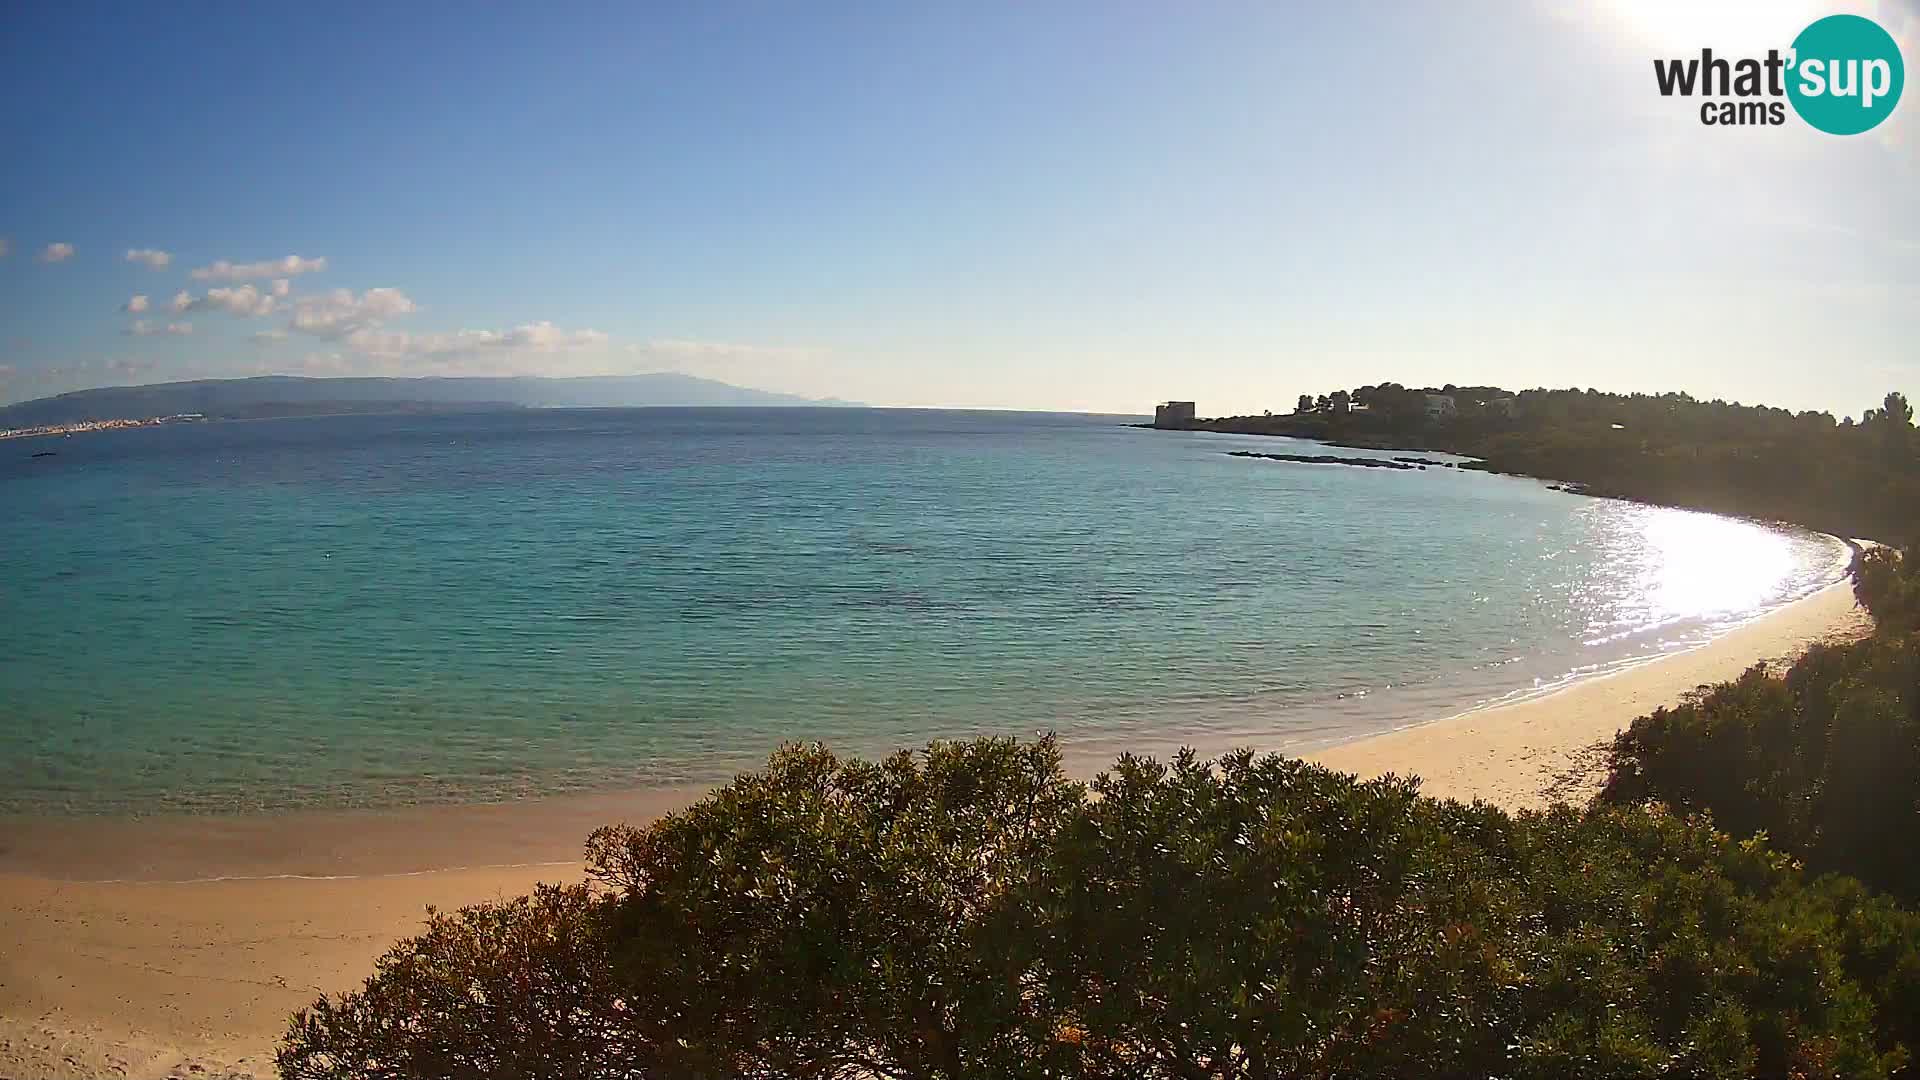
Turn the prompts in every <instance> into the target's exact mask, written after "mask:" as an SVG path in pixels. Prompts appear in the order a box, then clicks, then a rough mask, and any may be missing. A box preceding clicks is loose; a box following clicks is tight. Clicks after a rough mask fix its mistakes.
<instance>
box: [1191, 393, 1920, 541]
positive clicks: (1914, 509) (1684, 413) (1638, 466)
mask: <svg viewBox="0 0 1920 1080" xmlns="http://www.w3.org/2000/svg"><path fill="white" fill-rule="evenodd" d="M1301 405H1303V406H1309V408H1307V409H1304V410H1303V411H1300V412H1295V413H1292V414H1288V415H1282V416H1230V417H1219V418H1214V419H1205V420H1199V421H1196V422H1195V423H1194V424H1193V425H1192V426H1193V427H1194V428H1196V429H1201V430H1208V431H1229V432H1242V433H1247V434H1261V435H1289V436H1293V437H1296V438H1308V439H1321V440H1325V441H1329V442H1335V443H1342V444H1349V445H1356V446H1370V447H1381V448H1404V449H1418V450H1440V451H1446V452H1450V453H1456V454H1465V455H1468V456H1470V457H1477V458H1480V459H1482V461H1483V464H1481V465H1479V466H1477V467H1479V468H1484V469H1488V470H1490V471H1494V472H1507V473H1519V474H1524V475H1528V476H1537V477H1541V478H1542V479H1548V480H1558V481H1563V482H1568V483H1575V484H1580V485H1582V486H1583V487H1585V488H1586V489H1587V490H1588V491H1589V492H1591V493H1593V494H1596V495H1611V496H1617V497H1622V498H1631V499H1640V500H1644V501H1646V502H1654V503H1661V504H1663V505H1668V506H1685V507H1692V508H1696V509H1702V510H1714V511H1718V512H1722V513H1736V514H1744V515H1748V516H1751V517H1758V518H1767V519H1771V520H1779V521H1791V522H1795V523H1797V524H1801V525H1806V526H1808V527H1811V528H1815V529H1820V530H1823V531H1826V532H1833V533H1838V534H1840V535H1842V536H1858V537H1871V538H1874V539H1880V540H1888V541H1896V542H1902V543H1904V542H1906V541H1907V540H1910V539H1912V538H1914V537H1915V536H1920V436H1916V435H1915V434H1914V428H1913V409H1912V407H1911V406H1910V405H1909V404H1908V403H1907V399H1906V398H1905V397H1904V396H1903V395H1901V394H1897V393H1894V394H1888V395H1887V396H1886V398H1885V400H1884V401H1882V402H1881V403H1880V404H1879V405H1878V406H1876V407H1874V408H1872V409H1869V410H1867V411H1866V413H1865V414H1864V416H1863V418H1862V419H1861V420H1860V421H1859V422H1858V423H1856V422H1854V421H1853V420H1852V419H1851V418H1849V419H1846V420H1836V419H1835V418H1834V417H1833V416H1832V414H1830V413H1824V412H1799V413H1795V412H1789V411H1788V410H1786V409H1773V408H1767V407H1765V406H1745V405H1739V404H1729V403H1727V402H1723V401H1697V400H1695V399H1694V398H1692V397H1690V396H1688V395H1686V394H1660V395H1645V394H1630V395H1628V394H1603V393H1600V392H1598V391H1594V390H1584V391H1583V390H1527V391H1524V392H1521V393H1518V394H1515V393H1512V392H1511V391H1507V390H1502V389H1500V388H1499V387H1490V386H1481V387H1457V386H1451V385H1449V386H1446V387H1441V388H1438V389H1434V390H1409V389H1407V388H1405V387H1402V386H1399V385H1398V384H1395V383H1385V384H1382V385H1378V386H1363V387H1360V388H1359V389H1356V390H1353V391H1351V392H1348V391H1344V390H1343V391H1339V392H1337V393H1334V394H1330V395H1323V396H1321V397H1319V398H1315V399H1312V400H1308V399H1307V398H1305V397H1303V398H1302V400H1301Z"/></svg>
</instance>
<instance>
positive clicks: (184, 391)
mask: <svg viewBox="0 0 1920 1080" xmlns="http://www.w3.org/2000/svg"><path fill="white" fill-rule="evenodd" d="M855 404H857V403H855V402H849V401H841V400H839V399H837V398H819V399H816V398H806V397H800V396H798V395H794V394H779V393H773V392H771V391H766V390H755V389H751V388H749V387H743V386H734V385H732V384H729V383H723V382H718V381H715V380H713V379H701V378H696V377H694V376H692V375H682V374H680V373H678V372H652V373H647V374H641V375H607V376H580V377H574V378H540V377H534V376H508V377H448V378H419V379H395V378H326V379H315V378H303V377H295V376H287V375H263V376H258V377H255V378H248V379H201V380H196V381H191V382H171V383H154V384H151V385H146V386H106V387H96V388H94V389H89V390H74V391H70V392H68V393H65V394H57V395H54V396H52V397H43V398H35V399H33V400H31V401H22V402H16V403H14V404H11V405H4V406H0V428H12V429H20V428H44V427H52V426H58V425H73V424H86V423H95V424H101V423H115V424H118V425H119V426H137V425H138V424H140V423H143V422H144V421H141V420H137V419H134V418H139V417H167V416H176V415H181V414H192V415H197V416H201V417H204V418H206V419H209V420H259V419H268V418H274V417H284V416H319V415H345V414H356V413H374V412H388V413H411V412H471V411H475V410H505V409H527V408H647V407H656V406H668V407H680V406H734V407H833V406H850V405H855ZM88 430H93V429H88Z"/></svg>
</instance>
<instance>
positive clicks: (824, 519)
mask: <svg viewBox="0 0 1920 1080" xmlns="http://www.w3.org/2000/svg"><path fill="white" fill-rule="evenodd" d="M1125 419H1126V418H1117V417H1092V416H1078V415H1041V414H1014V413H979V412H946V411H912V410H867V409H768V410H758V409H684V410H681V409H637V410H555V411H522V412H502V413H489V414H466V415H442V416H384V417H334V418H316V419H297V420H275V421H256V422H244V423H212V424H199V425H180V426H170V427H163V428H149V429H138V430H129V431H115V432H103V433H95V434H88V435H83V436H75V437H71V438H60V439H44V438H43V439H22V440H9V441H6V442H0V813H26V814H35V815H38V814H60V815H64V814H86V815H98V814H127V813H146V812H152V811H163V810H177V811H194V812H216V811H217V812H229V811H258V810H285V809H291V808H301V807H322V806H325V807H336V806H392V805H400V804H411V803H423V802H453V801H490V800H499V799H508V798H518V797H525V796H530V795H538V794H548V793H559V792H567V791H578V790H586V789H603V788H620V787H632V786H642V785H655V784H668V783H681V782H689V781H694V782H704V781H711V780H719V779H724V778H725V777H726V776H728V775H730V774H731V773H732V772H734V771H737V770H739V769H742V768H747V767H751V766H752V765H754V764H756V763H757V762H759V761H761V760H763V759H764V757H765V755H766V753H767V752H768V751H769V750H770V749H772V748H773V747H774V746H775V745H777V744H778V743H779V742H781V741H782V740H789V739H824V740H827V741H829V742H831V743H833V744H835V745H836V746H839V747H842V748H845V749H848V750H856V751H862V752H872V751H880V750H886V749H891V748H894V747H897V746H901V745H912V744H917V743H921V742H924V741H925V740H927V739H929V738H932V737H936V736H953V735H967V734H972V733H979V732H995V733H1020V734H1026V733H1032V732H1036V731H1043V730H1045V731H1056V732H1058V733H1060V735H1061V736H1062V737H1063V738H1064V739H1065V740H1067V742H1068V744H1069V745H1070V746H1074V747H1080V748H1086V749H1092V750H1099V751H1102V752H1106V751H1112V752H1118V751H1119V750H1121V749H1126V748H1129V747H1134V746H1145V745H1165V744H1167V743H1170V742H1173V743H1177V742H1182V741H1193V742H1200V743H1208V744H1217V743H1219V742H1221V741H1224V740H1241V741H1246V742H1250V743H1257V744H1259V745H1262V746H1268V747H1294V748H1304V747H1307V746H1310V745H1313V744H1316V743H1325V742H1328V741H1331V740H1334V739H1338V738H1344V737H1351V736H1354V735H1357V734H1363V733H1367V732H1371V731H1377V730H1381V729H1384V728H1387V727H1391V726H1397V725H1399V724H1403V723H1407V722H1410V721H1413V720H1418V719H1427V718H1434V717H1438V716H1442V715H1446V714H1449V713H1452V712H1457V711H1459V710H1462V709H1465V708H1470V707H1473V706H1475V705H1477V704H1481V703H1484V702H1487V701H1490V700H1493V699H1497V698H1500V697H1502V696H1507V695H1513V694H1523V693H1531V692H1539V691H1541V690H1542V689H1544V688H1547V687H1550V686H1553V685H1556V684H1557V683H1559V682H1560V681H1563V680H1565V679H1568V678H1570V677H1578V676H1579V675H1582V674H1588V673H1592V672H1595V671H1603V670H1608V669H1610V668H1613V667H1617V666H1619V665H1621V664H1625V663H1632V662H1636V661H1638V660H1641V659H1645V658H1647V657H1649V656H1655V655H1658V654H1660V653H1661V652H1663V651H1668V650H1672V649H1676V648H1683V647H1686V646H1687V645H1690V644H1696V643H1698V642H1700V641H1702V640H1705V639H1706V638H1707V637H1709V636H1711V635H1712V634H1714V633H1717V632H1719V631H1722V630H1724V629H1726V628H1727V627H1729V626H1731V625H1734V624H1737V623H1738V622H1740V621H1743V620H1745V619H1748V618H1751V617H1753V616H1755V615H1756V614H1759V613H1761V612H1762V611H1764V610H1766V609H1767V608H1769V607H1771V606H1774V605H1778V604H1780V603H1782V602H1784V601H1786V600H1788V599H1791V598H1793V597H1796V596H1800V595H1804V594H1805V593H1807V592H1810V591H1812V590H1813V589H1815V588H1817V587H1819V586H1820V585H1822V584H1825V583H1827V582H1829V581H1832V580H1834V579H1836V578H1837V577H1838V576H1839V575H1840V573H1841V572H1842V569H1843V567H1844V565H1845V561H1846V550H1845V548H1844V547H1843V546H1841V545H1839V544H1838V543H1837V542H1836V541H1833V540H1831V539H1830V538H1826V537H1821V536H1816V535H1813V534H1808V533H1802V532H1795V531H1791V530H1784V529H1772V528H1767V527H1762V526H1759V525H1755V524H1751V523H1746V522H1738V521H1732V520H1728V519H1724V518H1717V517H1712V516H1709V515H1703V514H1694V513H1687V512H1682V511H1675V510H1666V509H1657V508H1651V507H1646V506H1640V505H1635V504H1630V503H1624V502H1614V501H1604V500H1597V499H1589V498H1585V497H1582V496H1577V495H1572V494H1567V493H1563V492H1557V491H1552V490H1549V489H1548V487H1547V486H1546V485H1544V484H1541V483H1538V482H1535V481H1532V480H1526V479H1519V478H1512V477H1499V476H1487V475H1482V474H1478V473H1471V472H1460V471H1456V470H1451V469H1439V468H1433V469H1428V470H1426V471H1423V472H1392V471H1387V470H1376V469H1355V468H1342V467H1338V466H1326V465H1302V464H1283V463H1276V462H1270V461H1258V460H1247V459H1241V458H1234V457H1229V456H1227V453H1226V452H1227V451H1229V450H1233V449H1241V448H1252V449H1257V450H1261V451H1265V452H1306V453H1336V454H1355V455H1361V454H1364V453H1365V452H1363V451H1346V450H1329V449H1327V448H1323V447H1317V446H1308V445H1305V444H1298V443H1293V442H1291V441H1289V440H1282V439H1259V438H1251V437H1238V436H1221V435H1210V434H1201V433H1171V432H1154V431H1144V430H1138V429H1134V428H1131V427H1127V426H1124V421H1125ZM46 450H52V451H55V452H56V453H55V456H51V457H40V458H36V457H34V456H33V455H34V454H36V453H38V452H41V451H46Z"/></svg>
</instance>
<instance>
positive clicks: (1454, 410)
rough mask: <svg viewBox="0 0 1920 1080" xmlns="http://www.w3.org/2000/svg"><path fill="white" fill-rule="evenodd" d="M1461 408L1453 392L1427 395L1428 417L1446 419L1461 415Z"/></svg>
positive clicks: (1430, 418)
mask: <svg viewBox="0 0 1920 1080" xmlns="http://www.w3.org/2000/svg"><path fill="white" fill-rule="evenodd" d="M1459 413H1460V408H1459V406H1458V405H1456V404H1454V400H1453V395H1452V394H1428V395H1427V419H1429V420H1446V419H1450V418H1452V417H1454V416H1457V415H1459Z"/></svg>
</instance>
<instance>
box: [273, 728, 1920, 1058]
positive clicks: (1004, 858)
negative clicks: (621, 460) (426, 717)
mask: <svg viewBox="0 0 1920 1080" xmlns="http://www.w3.org/2000/svg"><path fill="white" fill-rule="evenodd" d="M589 854H590V860H591V863H592V866H593V868H594V870H595V873H596V875H597V877H598V880H599V882H600V884H599V885H598V886H596V887H592V888H589V887H577V888H573V889H543V890H542V891H541V892H540V893H539V894H537V895H536V896H535V897H534V898H531V899H528V900H522V901H516V902H514V903H511V904H505V905H488V906H483V907H480V908H474V909H468V910H467V911H464V912H462V913H460V914H459V915H456V916H441V917H437V918H436V919H435V920H434V921H433V923H432V924H431V925H430V927H429V929H428V932H427V933H426V934H425V935H423V936H422V937H420V938H416V939H413V940H411V941H408V942H403V943H402V944H401V945H400V946H398V947H396V948H395V950H394V951H393V952H391V953H389V954H388V956H387V957H386V958H384V959H383V960H382V961H381V964H380V966H379V969H378V970H377V971H376V973H375V974H374V976H373V977H372V978H371V979H370V980H368V982H367V985H366V986H365V987H364V988H363V989H362V990H360V991H357V992H354V993H350V994H346V995H342V996H341V997H339V998H336V999H332V1000H323V1001H322V1002H320V1003H317V1004H316V1005H315V1006H314V1007H313V1008H312V1009H310V1010H308V1011H307V1012H305V1013H303V1014H302V1015H301V1016H300V1017H299V1018H297V1020H296V1022H295V1024H294V1026H293V1028H292V1029H291V1031H290V1032H289V1034H288V1037H287V1040H286V1043H285V1046H284V1049H283V1050H282V1053H281V1059H280V1060H281V1064H282V1067H283V1069H284V1070H285V1071H286V1074H287V1075H288V1076H290V1077H299V1078H311V1080H321V1078H328V1080H331V1078H345V1077H403V1076H404V1077H440V1076H446V1077H466V1076H475V1077H478V1076H486V1077H529V1078H530V1077H548V1076H586V1077H654V1076H659V1077H669V1076H670V1077H756V1078H759V1077H765V1078H771V1077H820V1078H828V1077H833V1078H840V1077H846V1078H852V1077H856V1076H863V1077H864V1076H873V1077H900V1078H926V1080H934V1078H946V1080H958V1078H961V1077H969V1078H970V1077H1032V1076H1054V1077H1101V1078H1106V1077H1112V1078H1119V1077H1148V1078H1151V1077H1181V1078H1186V1077H1218V1078H1236V1080H1238V1078H1246V1080H1262V1078H1269V1077H1271V1078H1276V1080H1278V1078H1281V1077H1288V1078H1292V1077H1354V1078H1366V1077H1379V1078H1387V1077H1402V1076H1415V1075H1417V1076H1435V1077H1461V1078H1465V1077H1511V1078H1516V1080H1517V1078H1523V1077H1540V1078H1545V1077H1563V1076H1573V1075H1578V1076H1601V1077H1667V1076H1672V1077H1679V1076H1685V1077H1748V1076H1766V1077H1788V1076H1794V1077H1842V1076H1845V1077H1874V1076H1886V1075H1889V1074H1890V1073H1891V1072H1893V1071H1894V1070H1897V1069H1899V1068H1901V1067H1902V1064H1903V1062H1904V1061H1905V1060H1906V1057H1907V1049H1906V1048H1907V1047H1909V1046H1912V1045H1914V1040H1915V1038H1916V1033H1915V1032H1914V1030H1913V1028H1914V1024H1915V1020H1914V1017H1915V1015H1916V1010H1915V1008H1914V1006H1915V1004H1916V1002H1920V922H1917V921H1916V919H1915V917H1914V916H1913V915H1912V914H1911V913H1909V912H1906V911H1903V910H1902V909H1900V908H1899V907H1897V906H1895V905H1894V904H1893V903H1892V902H1890V901H1888V900H1886V899H1885V898H1882V897H1877V896H1875V895H1873V894H1871V893H1869V892H1868V891H1866V890H1865V889H1863V888H1862V887H1860V886H1859V885H1858V884H1853V883H1847V882H1843V881H1822V882H1818V883H1815V884H1813V885H1809V884H1807V883H1805V882H1804V881H1803V880H1802V877H1801V874H1800V871H1799V870H1798V869H1797V868H1796V867H1795V866H1794V865H1792V864H1791V863H1789V862H1788V861H1787V860H1786V859H1785V857H1783V856H1780V855H1776V854H1774V853H1772V852H1770V851H1769V850H1767V849H1766V848H1765V847H1764V846H1763V845H1762V844H1760V843H1759V842H1757V841H1747V842H1736V841H1735V840H1732V839H1730V838H1729V837H1728V836H1727V835H1726V834H1724V833H1722V832H1719V831H1716V830H1715V829H1714V828H1712V827H1711V826H1710V825H1709V824H1708V823H1707V822H1705V821H1704V820H1701V819H1697V818H1689V817H1682V816H1678V815H1675V814H1671V813H1665V812H1648V811H1644V810H1638V809H1623V808H1612V807H1603V808H1599V809H1596V810H1592V811H1588V812H1579V811H1575V810H1572V809H1566V808H1562V809H1559V810H1556V811H1554V812H1552V813H1550V814H1545V815H1536V814H1522V815H1518V816H1510V815H1508V814H1505V813H1503V812H1501V811H1499V810H1497V809H1493V808H1490V807H1487V806H1483V805H1474V806H1463V805H1461V804H1458V803H1441V802H1436V801H1433V800H1430V799H1426V798H1423V797H1421V796H1419V795H1418V793H1417V789H1416V785H1415V784H1414V783H1413V782H1411V781H1406V780H1399V779H1395V778H1386V779H1382V780H1377V781H1371V782H1359V781H1356V780H1355V779H1353V778H1352V777H1349V776H1344V775H1340V774H1336V773H1332V772H1329V771H1327V770H1325V769H1323V768H1320V767H1317V766H1312V765H1307V764H1304V763H1302V762H1298V761H1291V760H1286V759H1282V758H1279V757H1259V758H1257V757H1255V756H1253V755H1252V754H1250V753H1240V754H1234V755H1229V756H1227V757H1225V758H1221V759H1219V760H1216V761H1212V762H1203V761H1199V760H1197V759H1195V758H1194V757H1193V756H1192V755H1190V754H1187V755H1182V756H1180V757H1178V758H1176V759H1175V760H1173V761H1172V762H1169V763H1159V762H1154V761H1149V760H1142V759H1137V758H1132V757H1127V758H1122V759H1121V760H1120V761H1119V762H1118V763H1117V764H1116V765H1115V766H1114V768H1113V770H1111V771H1110V772H1109V773H1107V774H1105V775H1103V776H1101V777H1100V778H1099V779H1097V780H1096V781H1095V782H1094V783H1093V784H1092V785H1090V786H1088V785H1081V784H1077V783H1074V782H1072V781H1070V780H1068V779H1067V778H1066V777H1065V776H1064V775H1063V774H1062V773H1061V770H1060V767H1059V755H1058V752H1057V750H1056V749H1055V747H1054V746H1053V744H1052V742H1051V740H1042V741H1040V742H1037V743H1030V744H1022V743H1016V742H1013V741H1011V740H981V741H978V742H971V743H939V744H934V745H933V746H931V747H929V748H928V749H927V750H926V751H925V752H923V753H920V754H913V755H908V754H899V755H895V756H893V757H890V758H888V759H886V760H885V761H883V762H879V763H869V762H863V761H854V760H846V759H841V758H838V757H836V756H834V755H833V754H830V753H828V752H827V751H825V750H823V749H820V748H818V747H790V748H787V749H784V750H782V751H781V752H780V753H778V754H776V755H775V756H774V758H773V759H772V760H771V761H770V762H769V765H768V767H767V768H766V769H765V770H764V771H761V772H757V773H752V774H748V775H744V776H742V777H740V778H739V779H737V780H736V781H735V782H734V783H733V784H732V785H730V786H729V787H727V788H724V789H722V790H720V791H718V792H715V793H714V794H713V795H711V796H709V797H708V798H707V799H706V800H704V801H703V802H701V803H700V804H698V805H696V806H694V807H693V808H691V809H689V810H687V811H685V812H683V813H680V814H676V815H673V816H671V817H669V818H666V819H663V820H661V821H659V822H656V823H654V824H653V825H651V826H648V827H646V828H644V829H642V828H631V827H624V826H622V827H616V828H610V829H603V830H601V831H600V832H598V833H596V834H595V836H594V837H593V839H592V841H591V842H590V845H589Z"/></svg>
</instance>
